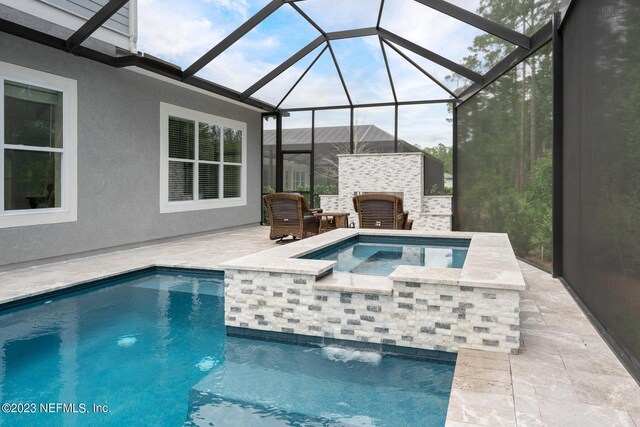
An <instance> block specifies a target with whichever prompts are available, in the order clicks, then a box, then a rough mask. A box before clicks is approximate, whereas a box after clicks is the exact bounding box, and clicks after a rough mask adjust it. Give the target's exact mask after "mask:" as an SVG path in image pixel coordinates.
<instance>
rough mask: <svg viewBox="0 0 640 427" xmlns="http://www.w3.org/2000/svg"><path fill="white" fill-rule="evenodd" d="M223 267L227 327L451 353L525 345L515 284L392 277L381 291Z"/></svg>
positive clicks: (510, 350) (512, 350)
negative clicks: (388, 291)
mask: <svg viewBox="0 0 640 427" xmlns="http://www.w3.org/2000/svg"><path fill="white" fill-rule="evenodd" d="M225 273H226V274H225V313H226V316H225V324H226V325H227V326H233V327H240V328H251V329H258V330H264V331H273V332H285V333H291V334H301V335H310V336H316V337H328V338H336V339H343V340H351V341H365V342H372V343H380V344H389V345H397V346H403V347H411V348H420V349H428V350H440V351H447V352H457V351H458V350H459V349H461V348H471V349H478V350H487V351H493V352H501V353H511V354H517V352H518V348H519V345H520V331H519V322H520V321H519V298H520V297H519V293H518V291H514V290H499V289H487V288H473V287H464V286H457V285H456V286H448V285H435V284H427V283H414V282H394V288H393V289H394V291H393V295H377V294H367V293H355V292H337V291H324V290H316V289H313V284H314V283H315V277H314V276H309V275H295V274H288V273H269V272H258V271H246V270H241V271H239V270H227V271H226V272H225Z"/></svg>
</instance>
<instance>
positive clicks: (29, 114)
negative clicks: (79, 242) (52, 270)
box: [0, 62, 77, 228]
mask: <svg viewBox="0 0 640 427" xmlns="http://www.w3.org/2000/svg"><path fill="white" fill-rule="evenodd" d="M0 100H1V101H0V175H1V176H2V177H3V185H2V186H0V228H7V227H17V226H25V225H37V224H50V223H57V222H68V221H76V220H77V209H76V206H77V197H76V194H77V179H76V144H77V86H76V81H75V80H71V79H67V78H64V77H59V76H55V75H52V74H48V73H43V72H41V71H35V70H31V69H28V68H24V67H20V66H17V65H13V64H8V63H5V62H0Z"/></svg>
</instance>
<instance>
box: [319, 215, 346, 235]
mask: <svg viewBox="0 0 640 427" xmlns="http://www.w3.org/2000/svg"><path fill="white" fill-rule="evenodd" d="M315 215H316V217H318V218H319V219H320V228H319V229H318V233H325V232H327V231H331V230H335V229H336V228H347V227H348V226H349V213H348V212H320V213H317V214H315Z"/></svg>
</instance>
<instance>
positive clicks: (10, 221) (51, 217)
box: [0, 61, 78, 229]
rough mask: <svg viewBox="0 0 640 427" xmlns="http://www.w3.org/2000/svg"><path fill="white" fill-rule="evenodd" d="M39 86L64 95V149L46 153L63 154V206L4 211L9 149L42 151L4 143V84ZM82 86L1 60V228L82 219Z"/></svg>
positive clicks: (75, 82) (61, 189)
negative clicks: (79, 145) (78, 165)
mask: <svg viewBox="0 0 640 427" xmlns="http://www.w3.org/2000/svg"><path fill="white" fill-rule="evenodd" d="M5 80H10V81H12V82H17V83H22V84H27V85H32V86H38V87H42V88H45V89H50V90H56V91H59V92H62V148H61V149H47V150H46V151H51V152H60V153H62V165H61V174H62V176H61V188H60V190H59V191H61V193H62V194H61V206H60V207H59V208H42V209H21V210H10V211H5V210H4V153H5V149H25V150H29V151H44V150H38V147H31V146H21V145H8V144H5V140H4V107H5V105H4V104H5V101H4V82H5ZM77 159H78V85H77V81H76V80H73V79H69V78H66V77H61V76H57V75H54V74H49V73H45V72H43V71H37V70H33V69H30V68H25V67H21V66H19V65H15V64H9V63H7V62H2V61H0V178H1V179H2V184H1V185H0V229H2V228H9V227H22V226H28V225H41V224H55V223H62V222H73V221H77V220H78V175H77Z"/></svg>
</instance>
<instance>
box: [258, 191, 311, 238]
mask: <svg viewBox="0 0 640 427" xmlns="http://www.w3.org/2000/svg"><path fill="white" fill-rule="evenodd" d="M262 199H263V200H264V204H265V207H266V208H267V213H268V215H269V223H270V224H271V232H270V233H269V238H270V239H271V240H276V239H279V240H282V239H284V238H285V237H287V236H293V238H294V239H296V238H297V239H304V238H305V237H309V236H313V235H315V234H318V226H319V221H318V218H316V216H315V215H314V213H318V212H322V209H309V206H308V205H307V202H306V200H305V199H304V197H303V196H302V195H300V194H297V193H273V194H267V195H265V196H263V197H262Z"/></svg>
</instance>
